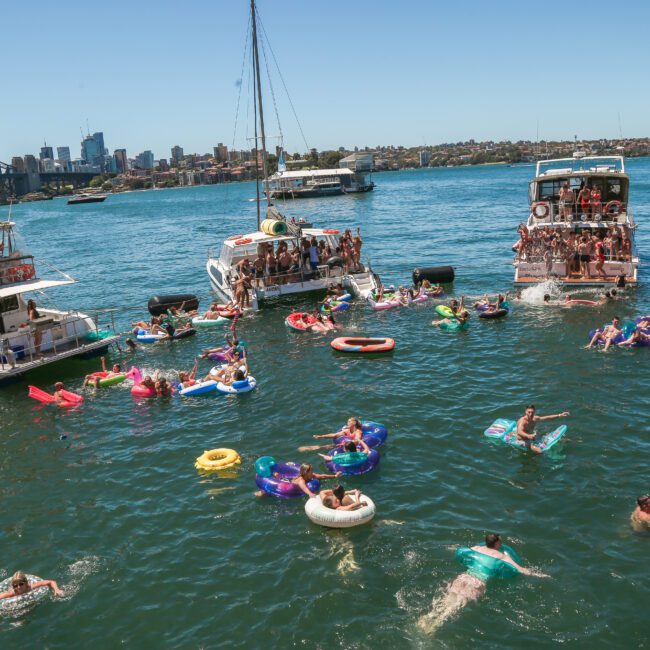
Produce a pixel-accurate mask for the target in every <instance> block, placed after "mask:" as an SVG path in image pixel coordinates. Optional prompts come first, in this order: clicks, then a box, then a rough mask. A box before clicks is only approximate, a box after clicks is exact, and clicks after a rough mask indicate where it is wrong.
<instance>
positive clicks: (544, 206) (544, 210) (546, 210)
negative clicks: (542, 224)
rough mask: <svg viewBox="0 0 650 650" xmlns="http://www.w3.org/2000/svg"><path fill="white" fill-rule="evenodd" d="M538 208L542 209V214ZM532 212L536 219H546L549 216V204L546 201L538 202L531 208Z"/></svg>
mask: <svg viewBox="0 0 650 650" xmlns="http://www.w3.org/2000/svg"><path fill="white" fill-rule="evenodd" d="M537 208H542V214H540V213H539V210H538V209H537ZM530 211H531V213H532V215H533V216H534V217H535V218H536V219H546V217H548V215H549V212H550V210H549V207H548V203H546V202H545V201H536V202H535V203H533V205H531V206H530Z"/></svg>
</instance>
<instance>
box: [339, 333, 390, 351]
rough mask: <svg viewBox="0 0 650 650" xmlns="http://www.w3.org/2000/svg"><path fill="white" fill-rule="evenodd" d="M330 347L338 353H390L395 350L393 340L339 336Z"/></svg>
mask: <svg viewBox="0 0 650 650" xmlns="http://www.w3.org/2000/svg"><path fill="white" fill-rule="evenodd" d="M330 345H331V346H332V347H333V348H334V349H335V350H337V351H338V352H359V353H372V352H390V351H391V350H393V349H394V348H395V341H394V339H389V338H381V339H380V338H376V339H370V338H360V337H357V338H355V337H352V336H340V337H339V338H336V339H334V340H333V341H332V342H331V343H330Z"/></svg>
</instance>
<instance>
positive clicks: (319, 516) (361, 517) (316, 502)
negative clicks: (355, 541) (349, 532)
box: [305, 494, 375, 528]
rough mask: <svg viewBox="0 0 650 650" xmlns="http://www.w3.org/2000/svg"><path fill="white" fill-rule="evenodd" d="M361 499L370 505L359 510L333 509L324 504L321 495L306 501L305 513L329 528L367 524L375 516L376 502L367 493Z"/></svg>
mask: <svg viewBox="0 0 650 650" xmlns="http://www.w3.org/2000/svg"><path fill="white" fill-rule="evenodd" d="M361 501H365V502H366V503H367V504H368V505H365V506H362V507H361V508H359V509H357V510H332V508H328V507H327V506H325V505H323V502H322V501H321V498H320V497H312V498H311V499H308V500H307V503H305V514H306V515H307V516H308V517H309V519H311V521H313V522H314V523H315V524H318V525H319V526H325V527H327V528H352V527H353V526H361V525H362V524H367V523H368V522H369V521H370V520H371V519H372V518H373V517H374V516H375V504H374V502H373V501H372V499H371V498H370V497H368V496H366V495H365V494H362V495H361Z"/></svg>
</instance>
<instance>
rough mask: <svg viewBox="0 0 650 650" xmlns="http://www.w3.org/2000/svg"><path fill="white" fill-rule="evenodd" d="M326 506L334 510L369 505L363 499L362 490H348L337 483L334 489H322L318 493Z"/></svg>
mask: <svg viewBox="0 0 650 650" xmlns="http://www.w3.org/2000/svg"><path fill="white" fill-rule="evenodd" d="M318 496H319V497H320V500H321V501H322V503H323V505H324V506H325V507H326V508H331V509H332V510H358V509H359V508H362V507H363V506H367V505H368V502H367V501H361V490H346V489H345V488H344V487H343V486H342V485H337V486H336V487H335V488H334V489H333V490H321V491H320V492H319V494H318Z"/></svg>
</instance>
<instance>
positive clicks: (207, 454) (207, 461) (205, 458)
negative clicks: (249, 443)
mask: <svg viewBox="0 0 650 650" xmlns="http://www.w3.org/2000/svg"><path fill="white" fill-rule="evenodd" d="M239 463H241V458H240V457H239V454H238V453H237V452H236V451H235V450H234V449H225V448H224V449H212V450H210V451H204V452H203V453H202V454H201V455H200V456H199V457H198V458H197V459H196V463H194V467H196V469H207V470H211V469H226V468H228V467H233V466H234V465H239Z"/></svg>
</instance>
